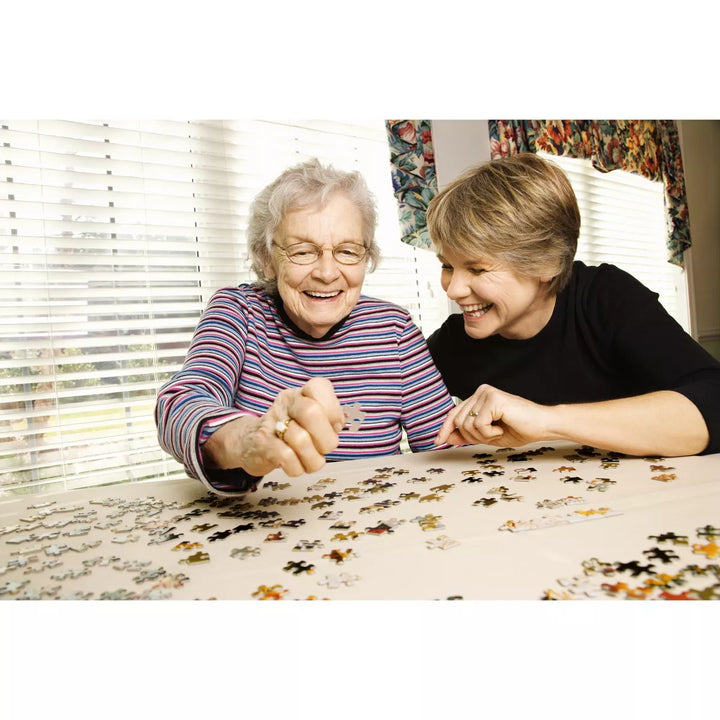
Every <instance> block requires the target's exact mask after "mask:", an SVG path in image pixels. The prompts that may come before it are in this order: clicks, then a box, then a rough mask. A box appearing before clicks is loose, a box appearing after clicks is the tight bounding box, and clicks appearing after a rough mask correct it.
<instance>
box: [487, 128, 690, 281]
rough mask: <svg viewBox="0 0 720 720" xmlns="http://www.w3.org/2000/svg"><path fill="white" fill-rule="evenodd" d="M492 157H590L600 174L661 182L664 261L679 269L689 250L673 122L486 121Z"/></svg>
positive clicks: (686, 212) (682, 181)
mask: <svg viewBox="0 0 720 720" xmlns="http://www.w3.org/2000/svg"><path fill="white" fill-rule="evenodd" d="M489 123H490V153H491V157H492V158H498V157H505V156H507V155H513V154H515V153H519V152H537V151H542V152H546V153H549V154H553V155H567V156H569V157H576V158H590V159H591V160H592V164H593V166H594V167H595V168H596V169H597V170H599V171H601V172H610V171H611V170H625V171H626V172H631V173H636V174H639V175H642V176H643V177H646V178H648V179H649V180H657V181H662V182H663V184H664V187H665V217H666V221H667V227H668V239H667V248H668V260H669V262H671V263H673V264H675V265H679V266H681V267H682V265H683V253H684V251H685V250H687V249H688V248H689V247H690V245H691V242H690V224H689V218H688V209H687V201H686V198H685V179H684V174H683V165H682V157H681V154H680V140H679V136H678V131H677V125H676V124H675V122H674V121H673V120H490V121H489Z"/></svg>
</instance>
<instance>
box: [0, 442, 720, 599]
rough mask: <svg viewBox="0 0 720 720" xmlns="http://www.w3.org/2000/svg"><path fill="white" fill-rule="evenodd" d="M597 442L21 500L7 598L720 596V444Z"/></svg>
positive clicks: (3, 568) (2, 542)
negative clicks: (692, 451) (649, 448)
mask: <svg viewBox="0 0 720 720" xmlns="http://www.w3.org/2000/svg"><path fill="white" fill-rule="evenodd" d="M581 450H582V449H581ZM582 452H583V454H578V446H576V445H571V444H568V443H554V444H553V445H552V447H548V446H547V445H545V446H543V445H541V444H537V445H532V446H528V447H527V448H522V449H501V450H498V449H494V448H489V447H485V446H474V447H466V448H458V449H454V450H447V451H436V452H428V453H417V454H414V455H412V454H407V455H397V456H388V457H383V458H374V459H371V460H357V461H351V462H342V463H331V464H328V465H326V466H325V467H324V468H323V469H322V470H321V471H319V472H318V473H315V474H312V475H306V476H303V477H301V478H288V477H286V476H285V475H284V474H282V473H281V472H274V473H272V474H270V475H268V476H267V477H266V478H264V480H263V481H261V483H260V485H259V487H258V489H257V491H256V492H254V493H251V494H249V495H247V496H245V497H244V498H232V499H231V498H220V497H218V496H213V495H211V494H209V493H208V492H206V490H205V488H204V487H203V486H202V485H201V484H200V483H199V482H198V481H196V480H192V479H186V480H178V481H154V482H140V483H131V484H125V485H117V486H110V487H101V488H91V489H86V490H78V491H73V492H68V493H62V494H57V495H51V496H46V495H38V496H23V497H21V498H12V499H5V500H3V501H0V599H2V600H18V599H91V600H97V599H180V600H187V599H210V598H216V599H232V600H241V599H245V600H254V599H283V600H291V599H331V600H350V599H352V600H435V599H438V600H446V599H451V598H452V599H463V600H483V599H487V600H508V599H522V600H538V599H542V598H549V599H578V600H579V599H588V598H601V599H613V600H615V599H626V598H629V597H633V598H639V599H659V600H666V599H675V598H678V599H701V598H702V599H718V598H720V569H719V566H720V549H719V548H718V545H720V530H719V528H720V455H710V456H698V457H687V458H671V459H659V458H653V459H645V458H629V457H620V458H617V457H616V456H608V455H607V454H605V453H603V452H601V451H595V453H594V454H591V453H590V454H589V453H587V452H586V451H585V450H583V451H582ZM523 453H526V454H524V455H523ZM228 531H230V532H228ZM82 533H84V534H82ZM278 534H280V535H278ZM273 535H275V536H276V537H278V536H279V537H280V538H281V539H280V540H279V541H278V540H276V541H272V540H271V539H270V536H273ZM282 538H284V539H282ZM619 563H626V564H627V565H618V564H619ZM648 566H650V567H648ZM307 570H311V572H308V571H307Z"/></svg>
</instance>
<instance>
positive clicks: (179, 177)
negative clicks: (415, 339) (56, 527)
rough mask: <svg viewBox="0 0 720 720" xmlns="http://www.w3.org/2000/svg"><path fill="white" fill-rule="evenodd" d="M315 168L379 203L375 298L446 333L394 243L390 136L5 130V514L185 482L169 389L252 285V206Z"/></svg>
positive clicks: (71, 124) (414, 268) (0, 446)
mask: <svg viewBox="0 0 720 720" xmlns="http://www.w3.org/2000/svg"><path fill="white" fill-rule="evenodd" d="M313 156H316V157H319V158H320V160H321V161H323V162H332V163H333V164H334V165H335V166H336V167H339V168H342V169H347V170H359V171H361V172H362V173H363V174H364V175H365V177H366V178H367V180H368V182H369V184H370V186H371V188H372V189H373V190H374V192H375V194H376V196H377V199H378V205H379V210H380V216H381V220H380V225H379V229H378V239H379V241H380V242H381V246H382V248H383V251H384V255H385V257H384V260H383V262H382V263H381V265H380V267H379V269H378V270H377V271H376V272H375V273H374V274H373V275H370V276H368V280H367V282H366V286H365V291H366V293H368V294H375V295H378V296H380V297H384V298H386V299H390V300H394V301H395V302H397V303H398V304H401V305H404V306H406V307H407V308H408V309H409V310H410V311H411V312H412V314H413V317H414V318H415V319H416V321H418V323H420V324H421V326H422V327H423V329H424V330H425V331H426V332H428V331H431V330H432V329H434V327H436V326H437V325H439V323H440V322H441V321H442V315H443V308H444V305H443V302H444V296H443V294H442V291H441V290H440V289H439V284H438V281H437V280H435V279H434V278H433V279H434V287H430V286H429V284H428V281H421V279H420V278H422V276H423V272H424V271H423V266H422V264H423V261H424V260H425V258H424V257H420V259H418V255H420V253H421V251H417V250H415V249H413V248H408V247H406V246H404V245H403V244H402V243H400V242H399V240H398V238H399V234H400V233H399V229H398V227H397V212H396V209H395V206H394V197H393V195H392V186H391V180H390V171H389V155H388V150H387V146H386V140H385V128H384V124H383V121H382V120H376V121H361V122H347V123H343V122H336V123H331V122H310V121H308V122H297V121H289V120H274V121H262V120H247V121H147V120H143V121H137V120H121V121H97V122H93V121H89V122H77V121H56V120H29V121H22V120H5V121H0V157H2V162H3V172H2V173H1V175H2V177H0V273H1V275H2V278H1V279H0V317H1V319H2V322H1V326H0V496H1V495H3V494H8V493H19V492H20V493H24V492H44V491H56V490H64V489H71V488H75V487H82V486H88V485H96V484H106V483H115V482H124V481H132V480H140V479H146V478H154V477H160V476H166V477H171V476H177V475H182V474H183V472H182V468H181V467H180V466H179V465H178V464H177V463H176V462H175V461H174V460H171V459H169V458H168V456H167V455H165V453H163V452H162V451H161V450H160V448H159V447H158V445H157V441H156V435H155V426H154V422H153V408H154V402H155V395H156V392H157V389H158V387H159V386H160V385H161V384H162V382H164V381H165V380H166V379H167V378H168V377H169V376H170V375H171V374H172V373H173V372H175V371H176V370H177V369H178V368H179V367H180V365H181V363H182V360H183V358H184V355H185V352H186V349H187V346H188V343H189V341H190V338H191V335H192V332H193V329H194V327H195V325H196V324H197V321H198V318H199V316H200V313H201V311H202V309H203V308H204V306H205V305H206V303H207V301H208V299H209V298H210V295H211V294H212V292H213V291H214V290H215V289H217V288H218V287H221V286H223V285H237V284H238V283H241V282H247V281H250V280H252V276H251V274H250V272H249V263H248V261H247V257H246V246H245V224H246V220H247V212H248V207H249V204H250V202H251V200H252V198H253V197H254V195H255V194H256V192H257V191H258V190H259V189H260V188H261V187H263V186H264V185H265V184H267V183H268V182H270V181H271V180H272V179H273V178H274V177H276V176H277V175H278V174H279V173H280V172H281V171H282V170H283V169H284V168H286V167H288V166H289V165H292V164H295V163H297V162H299V161H301V160H304V159H307V158H309V157H313ZM432 259H434V258H432ZM435 275H437V273H435ZM430 285H433V282H432V281H431V282H430Z"/></svg>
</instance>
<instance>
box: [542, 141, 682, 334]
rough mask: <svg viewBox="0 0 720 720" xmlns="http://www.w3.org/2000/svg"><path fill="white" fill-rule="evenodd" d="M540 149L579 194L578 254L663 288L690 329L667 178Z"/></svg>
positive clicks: (671, 308) (666, 301)
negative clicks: (674, 258) (667, 208)
mask: <svg viewBox="0 0 720 720" xmlns="http://www.w3.org/2000/svg"><path fill="white" fill-rule="evenodd" d="M538 154H539V155H541V156H542V157H544V158H545V159H547V160H550V161H552V162H554V163H556V164H557V165H559V166H560V167H561V168H562V169H563V170H564V171H565V172H566V173H567V175H568V177H569V178H570V182H571V184H572V186H573V189H574V191H575V195H576V196H577V199H578V205H579V207H580V215H581V218H582V221H581V226H580V238H579V241H578V251H577V255H576V258H577V259H578V260H582V261H583V262H585V263H587V264H589V265H599V264H600V263H612V264H614V265H617V266H618V267H620V268H622V269H623V270H626V271H627V272H629V273H630V274H631V275H633V276H635V277H636V278H637V279H638V280H640V282H642V283H643V284H644V285H645V286H646V287H648V288H650V289H651V290H653V291H654V292H656V293H658V295H659V299H660V302H661V303H662V304H663V306H664V307H665V309H666V310H667V311H668V313H670V315H672V316H673V317H674V318H675V319H676V320H677V321H678V322H679V323H680V324H681V325H682V326H683V328H685V330H686V331H689V322H688V316H689V313H688V307H687V288H686V280H685V275H684V273H683V271H682V270H681V269H680V268H678V267H677V266H676V265H672V264H670V263H669V262H668V260H667V252H666V249H665V238H666V237H667V228H666V226H665V213H664V206H663V192H664V191H663V185H662V183H660V182H653V181H651V180H648V179H646V178H644V177H642V176H640V175H634V174H631V173H627V172H623V171H621V170H615V171H613V172H610V173H602V172H599V171H598V170H595V168H593V167H592V164H591V161H590V160H580V159H576V158H567V157H557V156H555V155H548V154H545V153H538Z"/></svg>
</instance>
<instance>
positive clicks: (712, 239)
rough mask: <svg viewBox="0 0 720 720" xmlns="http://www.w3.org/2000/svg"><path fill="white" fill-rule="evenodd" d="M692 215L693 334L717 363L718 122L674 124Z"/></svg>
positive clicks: (719, 335) (719, 300) (719, 310)
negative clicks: (680, 149) (715, 358)
mask: <svg viewBox="0 0 720 720" xmlns="http://www.w3.org/2000/svg"><path fill="white" fill-rule="evenodd" d="M678 129H679V131H680V145H681V148H682V155H683V168H684V171H685V190H686V192H687V202H688V212H689V215H690V239H691V240H692V248H691V249H690V251H689V252H688V253H686V258H685V260H686V266H687V268H688V280H689V284H690V294H691V308H692V309H693V311H694V319H695V326H694V330H695V332H694V334H695V335H696V337H697V338H698V340H699V341H700V343H701V344H702V345H704V346H705V347H706V348H707V349H708V350H709V351H710V352H711V353H713V354H714V355H715V356H716V357H718V358H720V120H681V121H679V122H678Z"/></svg>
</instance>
